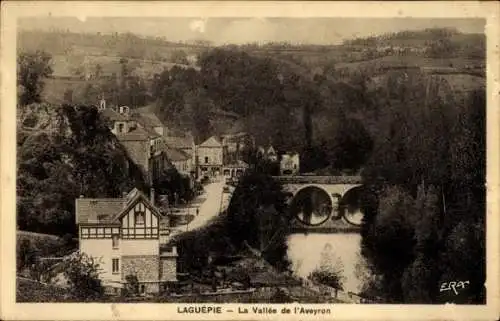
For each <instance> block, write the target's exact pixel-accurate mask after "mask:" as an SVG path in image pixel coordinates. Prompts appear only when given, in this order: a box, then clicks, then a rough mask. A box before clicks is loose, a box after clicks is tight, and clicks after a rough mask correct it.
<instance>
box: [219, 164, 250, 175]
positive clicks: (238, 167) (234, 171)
mask: <svg viewBox="0 0 500 321" xmlns="http://www.w3.org/2000/svg"><path fill="white" fill-rule="evenodd" d="M248 167H249V166H248V164H247V163H245V162H244V161H241V160H238V161H236V162H234V163H231V164H225V165H224V167H223V170H222V172H223V174H224V177H225V178H230V179H237V178H240V177H241V176H243V174H245V172H246V171H247V169H248Z"/></svg>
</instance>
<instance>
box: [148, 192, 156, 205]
mask: <svg viewBox="0 0 500 321" xmlns="http://www.w3.org/2000/svg"><path fill="white" fill-rule="evenodd" d="M149 197H150V198H151V204H153V205H154V206H156V204H155V189H154V188H151V192H150V195H149Z"/></svg>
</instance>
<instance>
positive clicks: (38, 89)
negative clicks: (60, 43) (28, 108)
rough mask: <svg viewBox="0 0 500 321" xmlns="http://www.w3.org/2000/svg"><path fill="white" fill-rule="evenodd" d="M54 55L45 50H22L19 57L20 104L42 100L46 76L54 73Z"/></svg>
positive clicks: (18, 82) (18, 83)
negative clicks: (52, 60)
mask: <svg viewBox="0 0 500 321" xmlns="http://www.w3.org/2000/svg"><path fill="white" fill-rule="evenodd" d="M51 59H52V57H51V55H50V54H48V53H46V52H44V51H36V52H21V53H20V54H19V57H18V59H17V70H18V71H17V85H18V88H19V89H20V90H19V93H18V94H19V97H18V98H19V104H20V105H22V106H24V105H28V104H31V103H39V102H41V94H42V91H43V88H44V82H43V80H44V78H47V77H49V76H50V75H52V72H53V70H52V67H51V65H50V61H51Z"/></svg>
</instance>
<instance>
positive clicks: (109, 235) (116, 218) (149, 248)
mask: <svg viewBox="0 0 500 321" xmlns="http://www.w3.org/2000/svg"><path fill="white" fill-rule="evenodd" d="M75 206H76V224H77V225H78V234H79V250H80V252H82V253H86V254H87V255H89V256H91V257H93V258H94V259H96V260H97V262H98V264H99V268H100V271H99V278H100V279H101V280H102V284H103V285H104V287H105V288H106V289H107V290H108V291H111V292H113V293H115V294H118V293H120V291H121V289H123V288H124V286H125V284H126V283H127V280H126V278H127V276H129V275H133V276H136V277H137V280H138V283H139V292H140V293H141V294H148V293H158V292H160V291H162V290H164V289H166V288H168V287H169V286H170V285H172V284H173V283H175V282H176V281H177V250H176V247H175V246H170V244H168V243H169V234H170V232H171V231H170V222H169V217H168V216H166V215H164V214H163V213H161V212H160V210H159V209H158V208H157V207H156V206H155V200H154V191H152V192H151V199H148V198H147V197H146V195H144V194H143V193H142V192H140V191H139V190H137V189H135V188H134V189H133V190H132V191H131V192H129V193H128V194H124V195H123V197H121V198H85V197H83V196H81V197H80V198H77V199H76V201H75Z"/></svg>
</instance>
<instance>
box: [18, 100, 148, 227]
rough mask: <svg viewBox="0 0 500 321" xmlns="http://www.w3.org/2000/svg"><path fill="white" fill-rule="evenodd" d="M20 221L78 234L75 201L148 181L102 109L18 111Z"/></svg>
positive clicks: (20, 224)
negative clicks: (107, 120)
mask: <svg viewBox="0 0 500 321" xmlns="http://www.w3.org/2000/svg"><path fill="white" fill-rule="evenodd" d="M17 122H18V123H17V151H18V152H17V166H18V173H17V206H18V215H17V225H18V228H19V229H21V230H26V231H32V232H39V233H49V234H54V235H60V236H62V235H65V234H68V233H69V234H74V233H75V225H74V222H75V221H74V215H75V205H74V200H75V198H78V197H79V196H80V195H85V196H87V197H118V196H119V195H121V193H122V192H126V191H129V190H131V189H132V187H138V188H141V189H144V188H145V187H144V186H145V183H144V179H143V177H142V173H141V171H140V169H139V168H137V166H136V165H135V164H134V163H133V162H132V160H131V159H130V158H129V157H128V155H127V153H126V151H125V149H124V148H123V147H122V146H121V145H120V143H119V142H118V140H117V139H116V137H115V136H114V135H113V134H111V132H110V131H109V129H108V127H107V125H106V124H105V121H104V120H103V119H101V118H100V117H99V114H98V113H97V110H95V109H89V108H86V107H71V106H63V107H57V106H52V105H48V104H31V105H28V106H23V107H19V108H18V115H17Z"/></svg>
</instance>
